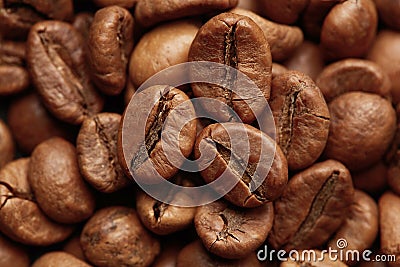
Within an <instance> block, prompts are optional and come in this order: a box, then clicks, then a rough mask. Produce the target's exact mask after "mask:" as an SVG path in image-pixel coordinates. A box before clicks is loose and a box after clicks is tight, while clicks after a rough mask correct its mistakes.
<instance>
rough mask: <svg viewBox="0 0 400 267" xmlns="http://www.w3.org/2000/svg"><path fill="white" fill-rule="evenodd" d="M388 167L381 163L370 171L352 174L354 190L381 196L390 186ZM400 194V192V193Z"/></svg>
mask: <svg viewBox="0 0 400 267" xmlns="http://www.w3.org/2000/svg"><path fill="white" fill-rule="evenodd" d="M389 173H390V170H389V172H388V167H387V166H386V165H385V164H384V163H383V162H382V161H379V162H378V163H377V164H374V165H372V166H371V167H369V168H368V169H365V170H362V171H359V172H352V173H351V177H352V178H353V184H354V188H357V189H360V190H362V191H365V192H367V193H369V194H371V195H380V194H381V193H382V192H384V191H385V190H386V188H387V185H388V176H389ZM399 192H400V191H399Z"/></svg>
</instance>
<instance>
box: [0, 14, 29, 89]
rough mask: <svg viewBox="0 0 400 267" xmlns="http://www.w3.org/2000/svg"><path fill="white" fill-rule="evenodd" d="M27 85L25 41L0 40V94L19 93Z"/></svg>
mask: <svg viewBox="0 0 400 267" xmlns="http://www.w3.org/2000/svg"><path fill="white" fill-rule="evenodd" d="M0 13H1V12H0ZM28 86H29V73H28V71H27V70H26V69H25V43H24V42H12V41H1V40H0V96H5V95H12V94H16V93H19V92H21V91H24V90H25V89H27V88H28Z"/></svg>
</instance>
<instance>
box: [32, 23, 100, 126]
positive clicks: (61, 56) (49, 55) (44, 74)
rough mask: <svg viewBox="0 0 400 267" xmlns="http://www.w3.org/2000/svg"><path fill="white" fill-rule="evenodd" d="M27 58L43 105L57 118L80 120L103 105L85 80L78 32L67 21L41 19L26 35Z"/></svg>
mask: <svg viewBox="0 0 400 267" xmlns="http://www.w3.org/2000/svg"><path fill="white" fill-rule="evenodd" d="M27 45H28V47H27V61H28V65H29V69H30V72H31V75H32V79H33V83H34V85H35V87H36V89H37V91H38V93H39V95H40V96H41V98H42V100H43V103H44V105H45V106H46V107H47V108H48V109H49V111H50V112H51V113H52V114H53V115H54V116H56V117H57V118H59V119H60V120H63V121H66V122H69V123H73V124H81V123H82V121H83V120H84V119H85V118H86V117H87V116H90V115H92V114H95V113H97V112H99V111H100V110H101V109H102V107H103V100H102V98H101V97H100V96H99V95H98V93H97V92H96V91H95V89H94V88H93V86H92V85H91V83H90V80H89V73H88V70H87V69H86V65H85V49H84V48H85V46H84V43H83V39H82V36H81V35H80V34H79V32H78V31H77V30H75V28H73V27H72V26H71V25H70V24H67V23H65V22H60V21H44V22H39V23H37V24H35V25H34V26H33V27H32V29H31V31H30V33H29V37H28V43H27Z"/></svg>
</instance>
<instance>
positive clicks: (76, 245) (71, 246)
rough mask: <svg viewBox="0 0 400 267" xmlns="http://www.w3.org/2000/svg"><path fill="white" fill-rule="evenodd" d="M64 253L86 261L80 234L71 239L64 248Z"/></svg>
mask: <svg viewBox="0 0 400 267" xmlns="http://www.w3.org/2000/svg"><path fill="white" fill-rule="evenodd" d="M63 251H64V252H66V253H68V254H71V255H72V256H74V257H75V258H77V259H80V260H82V261H86V258H85V255H84V254H83V250H82V247H81V240H80V233H79V235H78V234H74V235H73V236H72V237H71V238H69V239H68V241H67V242H66V243H65V244H64V246H63Z"/></svg>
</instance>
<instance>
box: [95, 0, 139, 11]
mask: <svg viewBox="0 0 400 267" xmlns="http://www.w3.org/2000/svg"><path fill="white" fill-rule="evenodd" d="M137 2H139V0H93V3H94V4H95V5H96V6H98V7H107V6H120V7H124V8H127V9H129V8H133V7H135V5H136V3H137Z"/></svg>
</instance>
